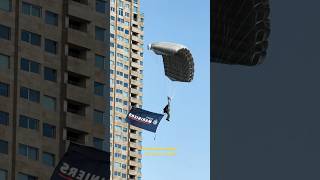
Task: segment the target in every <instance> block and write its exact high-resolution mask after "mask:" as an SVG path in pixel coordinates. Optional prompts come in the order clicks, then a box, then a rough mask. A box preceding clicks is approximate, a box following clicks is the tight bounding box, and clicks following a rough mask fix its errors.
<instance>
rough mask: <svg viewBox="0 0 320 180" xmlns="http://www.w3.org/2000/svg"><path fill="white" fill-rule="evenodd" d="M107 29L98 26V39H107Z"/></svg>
mask: <svg viewBox="0 0 320 180" xmlns="http://www.w3.org/2000/svg"><path fill="white" fill-rule="evenodd" d="M105 31H106V30H105V29H103V28H100V27H97V26H96V40H99V41H104V40H105Z"/></svg>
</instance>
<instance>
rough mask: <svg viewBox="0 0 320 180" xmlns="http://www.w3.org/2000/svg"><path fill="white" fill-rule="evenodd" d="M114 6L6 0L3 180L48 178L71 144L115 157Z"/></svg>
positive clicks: (1, 38)
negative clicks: (111, 41) (112, 120)
mask: <svg viewBox="0 0 320 180" xmlns="http://www.w3.org/2000/svg"><path fill="white" fill-rule="evenodd" d="M126 2H127V1H126ZM109 8H110V7H109V1H103V0H54V1H53V0H52V1H51V0H46V1H38V0H1V1H0V179H1V180H7V179H12V180H16V179H17V180H20V179H21V180H22V179H29V180H47V179H49V177H50V176H51V174H52V171H53V169H54V166H55V165H57V163H58V161H59V159H60V157H61V156H62V155H63V153H64V152H65V150H66V147H67V145H68V142H70V141H73V142H76V143H80V144H85V145H89V146H94V147H96V148H99V149H105V150H107V151H109V147H110V145H109V144H108V142H109V134H110V133H109V132H110V130H109V124H110V122H109V117H110V116H109V107H108V106H109V103H107V100H108V101H109V89H107V90H106V91H105V89H106V88H105V87H109V79H110V76H109V32H110V30H109V27H110V24H109V21H108V20H106V17H107V16H109V13H110V11H109ZM132 8H133V4H132ZM124 10H125V8H124ZM117 17H118V16H117ZM139 17H140V16H139ZM119 18H120V17H119ZM135 18H137V17H136V16H135ZM137 24H138V23H137ZM138 25H139V26H140V24H138ZM118 27H120V26H118ZM133 29H134V27H132V30H131V29H130V32H132V33H133ZM132 37H133V36H132ZM135 38H136V37H135ZM130 41H133V39H131V37H130ZM135 41H136V42H140V40H135ZM129 44H131V43H129ZM119 45H120V43H119ZM130 46H131V45H130ZM132 46H136V45H133V44H132ZM126 47H128V48H129V46H126ZM130 49H131V48H130ZM135 49H137V48H135ZM138 50H140V49H137V50H135V51H138ZM106 55H107V56H106ZM123 55H125V53H123ZM138 56H139V55H138ZM128 57H129V56H128ZM130 57H131V55H130ZM136 59H137V61H138V60H139V59H141V58H140V56H139V57H138V58H136ZM117 62H119V61H117ZM132 67H134V66H132ZM117 71H119V70H118V69H117ZM121 72H122V73H124V72H125V71H121ZM130 74H131V75H132V76H133V72H131V73H130ZM127 76H128V75H127ZM138 77H139V74H138V75H137V78H138ZM128 79H129V78H127V81H126V82H127V83H128V84H130V82H129V80H128ZM119 80H120V79H119ZM131 84H132V82H131ZM139 84H140V83H139ZM139 84H138V85H139ZM138 85H136V86H137V87H138ZM124 88H125V87H124ZM128 93H131V94H134V92H133V90H132V91H131V92H128ZM135 95H136V96H138V95H139V93H135ZM131 99H132V98H131ZM134 102H136V103H137V104H138V103H139V102H140V101H137V100H135V101H132V103H134ZM130 103H131V102H130ZM106 109H107V112H105V111H106ZM121 117H123V116H121ZM129 131H131V130H129ZM127 138H129V137H127ZM137 139H138V138H137ZM106 140H107V141H106ZM132 146H133V145H132ZM128 150H130V149H128ZM130 156H131V155H130ZM128 158H129V156H128ZM128 168H129V166H128ZM130 172H131V170H130Z"/></svg>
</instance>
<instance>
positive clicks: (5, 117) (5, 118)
mask: <svg viewBox="0 0 320 180" xmlns="http://www.w3.org/2000/svg"><path fill="white" fill-rule="evenodd" d="M0 124H2V125H8V124H9V113H7V112H3V111H0Z"/></svg>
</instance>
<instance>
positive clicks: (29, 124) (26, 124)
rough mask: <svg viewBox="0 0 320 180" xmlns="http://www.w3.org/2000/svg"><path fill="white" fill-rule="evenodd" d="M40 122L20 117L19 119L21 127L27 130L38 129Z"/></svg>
mask: <svg viewBox="0 0 320 180" xmlns="http://www.w3.org/2000/svg"><path fill="white" fill-rule="evenodd" d="M38 124H39V120H37V119H34V118H30V117H27V116H23V115H20V118H19V127H23V128H27V129H33V130H37V129H38Z"/></svg>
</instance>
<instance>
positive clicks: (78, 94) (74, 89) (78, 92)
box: [67, 84, 92, 104]
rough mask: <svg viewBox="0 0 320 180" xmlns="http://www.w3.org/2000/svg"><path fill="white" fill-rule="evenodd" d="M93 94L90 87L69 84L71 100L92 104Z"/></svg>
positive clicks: (68, 90)
mask: <svg viewBox="0 0 320 180" xmlns="http://www.w3.org/2000/svg"><path fill="white" fill-rule="evenodd" d="M91 94H92V93H90V92H89V89H86V88H81V87H78V86H75V85H72V84H67V98H68V99H70V100H73V101H79V102H81V103H83V104H90V102H91V98H90V97H91V96H92V95H91Z"/></svg>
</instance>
